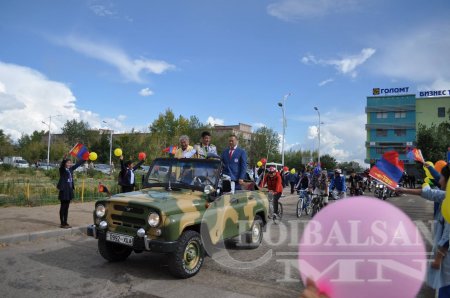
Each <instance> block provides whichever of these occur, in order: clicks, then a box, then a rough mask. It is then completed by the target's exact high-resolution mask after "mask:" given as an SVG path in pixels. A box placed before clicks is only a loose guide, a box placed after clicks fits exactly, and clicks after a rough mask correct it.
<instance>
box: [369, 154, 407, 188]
mask: <svg viewBox="0 0 450 298" xmlns="http://www.w3.org/2000/svg"><path fill="white" fill-rule="evenodd" d="M403 171H404V165H403V162H402V161H401V160H399V159H398V153H397V152H396V151H388V152H386V153H384V154H383V157H382V158H381V159H380V160H379V161H377V163H376V164H375V165H374V166H373V167H372V168H371V169H370V172H369V176H371V177H373V178H374V179H376V180H378V181H380V182H381V183H383V184H385V185H386V186H388V187H389V188H392V189H395V188H396V187H397V185H398V182H399V181H400V179H401V178H402V175H403Z"/></svg>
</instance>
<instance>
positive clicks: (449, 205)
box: [441, 179, 450, 223]
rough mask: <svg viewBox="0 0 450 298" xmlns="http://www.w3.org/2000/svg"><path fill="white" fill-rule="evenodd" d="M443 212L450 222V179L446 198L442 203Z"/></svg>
mask: <svg viewBox="0 0 450 298" xmlns="http://www.w3.org/2000/svg"><path fill="white" fill-rule="evenodd" d="M441 213H442V216H443V217H444V219H445V220H446V221H447V222H449V223H450V179H449V180H448V181H447V188H446V190H445V199H444V202H442V205H441Z"/></svg>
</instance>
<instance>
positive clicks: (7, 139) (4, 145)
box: [0, 129, 15, 158]
mask: <svg viewBox="0 0 450 298" xmlns="http://www.w3.org/2000/svg"><path fill="white" fill-rule="evenodd" d="M14 154H15V148H14V145H13V141H12V139H11V136H10V135H6V134H5V132H4V131H3V129H0V158H1V157H4V156H12V155H14Z"/></svg>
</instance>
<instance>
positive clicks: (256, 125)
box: [252, 122, 267, 131]
mask: <svg viewBox="0 0 450 298" xmlns="http://www.w3.org/2000/svg"><path fill="white" fill-rule="evenodd" d="M252 127H253V130H254V131H255V130H257V129H258V128H261V127H267V125H265V124H264V123H261V122H258V123H253V124H252Z"/></svg>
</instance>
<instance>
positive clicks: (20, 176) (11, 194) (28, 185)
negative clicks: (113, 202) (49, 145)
mask: <svg viewBox="0 0 450 298" xmlns="http://www.w3.org/2000/svg"><path fill="white" fill-rule="evenodd" d="M117 175H118V173H116V174H114V175H111V176H110V175H106V174H103V173H101V172H98V171H94V170H92V171H87V172H85V173H82V172H75V175H74V176H75V177H74V178H75V198H74V200H73V201H74V202H81V201H83V202H89V201H96V200H98V199H101V198H104V197H105V194H104V193H99V192H98V184H99V182H101V183H102V184H103V185H106V186H107V187H108V189H109V190H110V191H111V193H113V194H115V193H118V192H119V191H120V188H119V186H118V185H117ZM140 178H141V175H139V174H138V175H136V182H137V183H136V186H137V189H140V187H141V180H140ZM58 180H59V171H58V169H51V170H41V169H35V168H28V169H17V168H13V167H5V165H1V166H0V206H1V207H5V206H42V205H52V204H59V200H58V190H57V189H56V184H57V183H58Z"/></svg>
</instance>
